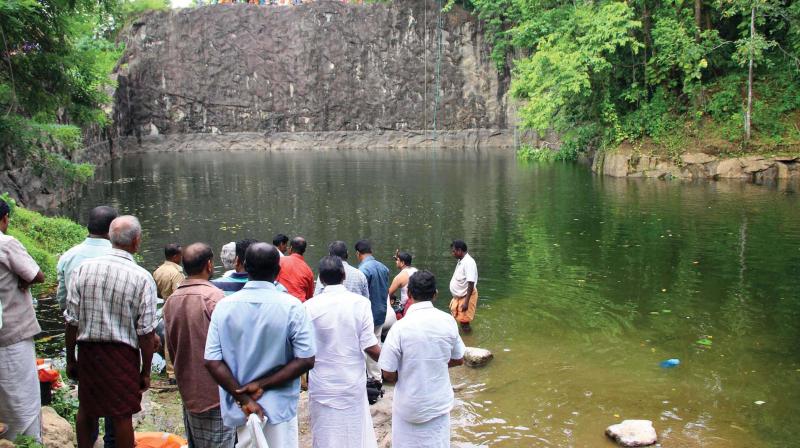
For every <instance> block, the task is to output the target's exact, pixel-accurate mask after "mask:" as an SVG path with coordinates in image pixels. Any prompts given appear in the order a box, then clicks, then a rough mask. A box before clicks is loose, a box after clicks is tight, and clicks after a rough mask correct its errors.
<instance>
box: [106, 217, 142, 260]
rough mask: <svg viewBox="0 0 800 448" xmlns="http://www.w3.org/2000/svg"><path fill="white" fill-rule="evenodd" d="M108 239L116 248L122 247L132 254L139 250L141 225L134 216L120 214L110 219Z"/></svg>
mask: <svg viewBox="0 0 800 448" xmlns="http://www.w3.org/2000/svg"><path fill="white" fill-rule="evenodd" d="M108 239H110V240H111V244H112V245H113V246H114V247H115V248H116V249H122V250H124V251H127V252H130V253H132V254H133V253H136V252H137V251H138V250H139V243H141V241H142V225H141V224H139V220H138V219H136V217H135V216H131V215H123V216H120V217H119V218H116V219H114V220H113V221H111V226H110V227H109V229H108Z"/></svg>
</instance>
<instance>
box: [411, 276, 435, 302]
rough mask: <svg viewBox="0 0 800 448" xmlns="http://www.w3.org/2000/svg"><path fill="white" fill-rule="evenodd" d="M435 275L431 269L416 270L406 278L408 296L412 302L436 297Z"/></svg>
mask: <svg viewBox="0 0 800 448" xmlns="http://www.w3.org/2000/svg"><path fill="white" fill-rule="evenodd" d="M436 293H437V291H436V277H434V276H433V274H432V273H431V271H417V272H415V273H414V274H413V275H412V276H411V278H409V279H408V298H409V299H411V300H413V301H414V302H425V301H431V300H433V299H435V298H436Z"/></svg>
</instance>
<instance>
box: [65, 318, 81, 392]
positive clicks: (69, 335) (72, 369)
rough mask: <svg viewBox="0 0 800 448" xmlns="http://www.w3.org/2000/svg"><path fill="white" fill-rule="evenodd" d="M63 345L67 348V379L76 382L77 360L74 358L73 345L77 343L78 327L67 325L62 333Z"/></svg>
mask: <svg viewBox="0 0 800 448" xmlns="http://www.w3.org/2000/svg"><path fill="white" fill-rule="evenodd" d="M64 339H65V341H64V342H65V345H66V346H67V377H68V378H69V379H71V380H75V381H77V380H78V360H77V358H76V357H75V345H76V344H77V341H78V327H77V326H76V325H71V324H67V328H66V331H65V332H64Z"/></svg>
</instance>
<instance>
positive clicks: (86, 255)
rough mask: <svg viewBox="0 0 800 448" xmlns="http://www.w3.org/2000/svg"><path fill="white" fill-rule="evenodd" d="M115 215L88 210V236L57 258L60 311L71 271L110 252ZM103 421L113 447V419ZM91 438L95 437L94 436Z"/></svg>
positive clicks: (110, 210) (104, 208)
mask: <svg viewBox="0 0 800 448" xmlns="http://www.w3.org/2000/svg"><path fill="white" fill-rule="evenodd" d="M116 217H117V211H116V210H115V209H114V208H113V207H108V206H105V205H101V206H98V207H95V208H93V209H92V210H91V211H90V212H89V222H88V223H87V224H86V228H87V230H88V231H89V236H88V237H87V238H86V239H85V240H84V241H83V242H82V243H80V244H78V245H77V246H74V247H72V248H71V249H70V250H68V251H66V252H64V255H62V256H61V258H59V259H58V264H57V265H56V272H57V274H58V289H57V290H56V298H57V299H58V305H59V306H60V307H61V311H62V312H63V311H64V308H65V307H66V306H67V291H68V286H69V281H70V279H71V278H72V271H74V270H75V268H77V267H78V266H80V265H81V263H83V262H84V261H86V260H88V259H90V258H95V257H100V256H103V255H108V254H109V253H111V241H109V240H108V228H109V226H111V221H113V220H114V219H116ZM104 421H105V429H106V433H105V435H104V436H103V445H104V446H105V447H107V448H113V447H114V446H116V444H115V440H114V421H113V420H111V419H110V418H106V419H104ZM93 438H96V436H95V437H93Z"/></svg>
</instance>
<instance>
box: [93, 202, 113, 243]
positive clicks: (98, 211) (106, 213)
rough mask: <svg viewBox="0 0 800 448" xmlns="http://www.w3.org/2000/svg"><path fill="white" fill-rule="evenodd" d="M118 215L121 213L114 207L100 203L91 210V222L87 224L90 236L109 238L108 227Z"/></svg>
mask: <svg viewBox="0 0 800 448" xmlns="http://www.w3.org/2000/svg"><path fill="white" fill-rule="evenodd" d="M117 216H119V215H118V213H117V210H116V209H115V208H114V207H109V206H107V205H100V206H98V207H95V208H93V209H92V210H91V211H89V222H88V223H87V224H86V228H87V229H88V230H89V236H93V237H96V238H105V239H108V228H109V227H110V226H111V221H113V220H115V219H116V218H117Z"/></svg>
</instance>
